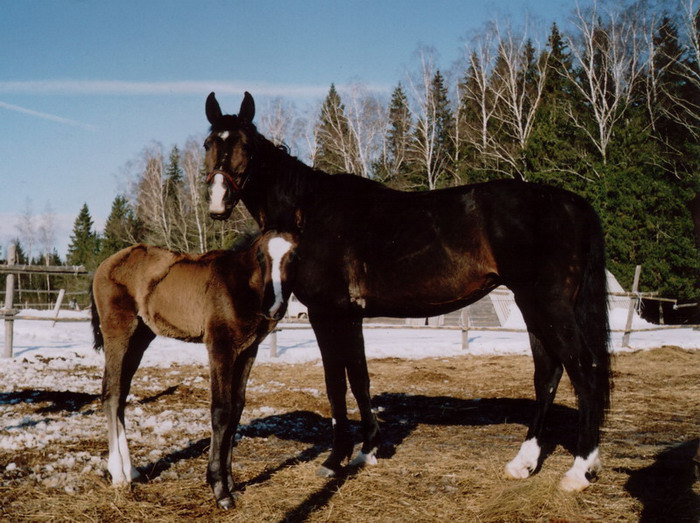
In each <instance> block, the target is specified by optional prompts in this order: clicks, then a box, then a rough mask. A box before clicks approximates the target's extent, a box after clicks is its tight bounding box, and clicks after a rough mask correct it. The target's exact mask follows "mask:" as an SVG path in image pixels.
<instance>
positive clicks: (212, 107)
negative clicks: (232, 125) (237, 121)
mask: <svg viewBox="0 0 700 523" xmlns="http://www.w3.org/2000/svg"><path fill="white" fill-rule="evenodd" d="M206 113H207V120H209V123H210V124H212V125H214V123H215V122H217V121H218V120H219V118H221V115H222V113H221V107H220V106H219V102H217V101H216V96H214V93H209V96H207V103H206Z"/></svg>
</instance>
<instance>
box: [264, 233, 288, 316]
mask: <svg viewBox="0 0 700 523" xmlns="http://www.w3.org/2000/svg"><path fill="white" fill-rule="evenodd" d="M291 248H292V244H291V243H290V242H289V241H287V240H285V239H284V238H280V237H275V238H272V239H271V240H270V241H269V242H268V243H267V252H268V253H269V255H270V258H271V265H272V290H273V291H274V293H275V302H274V303H273V304H272V306H271V307H270V310H269V316H270V317H271V318H274V317H275V315H276V314H277V311H279V308H280V307H281V306H282V304H283V303H284V296H283V295H282V260H283V259H284V256H285V254H287V253H288V252H289V251H290V249H291Z"/></svg>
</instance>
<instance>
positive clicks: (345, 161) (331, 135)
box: [314, 84, 357, 174]
mask: <svg viewBox="0 0 700 523" xmlns="http://www.w3.org/2000/svg"><path fill="white" fill-rule="evenodd" d="M356 150H357V147H356V145H355V140H354V137H353V136H352V133H351V132H350V126H349V125H348V119H347V116H345V106H344V105H343V103H342V101H341V99H340V95H339V94H338V91H337V90H336V88H335V85H334V84H331V87H330V90H329V91H328V95H327V96H326V99H325V100H324V102H323V106H322V108H321V117H320V121H319V125H318V137H317V141H316V155H315V159H314V167H315V168H316V169H321V170H322V171H326V172H328V173H331V174H335V173H341V172H349V171H351V170H352V159H353V154H354V153H355V151H356Z"/></svg>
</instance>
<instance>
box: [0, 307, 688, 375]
mask: <svg viewBox="0 0 700 523" xmlns="http://www.w3.org/2000/svg"><path fill="white" fill-rule="evenodd" d="M20 314H22V315H31V316H45V317H51V316H52V313H51V311H34V310H32V311H22V312H21V313H20ZM61 317H66V318H67V317H83V318H89V312H88V311H83V312H72V311H62V312H61ZM626 318H627V311H626V310H625V309H620V308H618V309H613V310H612V311H611V313H610V326H611V329H613V330H621V329H623V328H624V325H625V320H626ZM0 324H2V326H0V331H2V332H3V334H2V335H0V340H2V339H4V329H5V327H4V322H1V321H0ZM280 327H281V331H280V332H278V333H277V353H278V356H277V357H276V358H274V357H272V356H271V355H270V351H269V350H268V349H269V343H270V338H269V337H268V339H267V340H265V341H264V342H263V343H262V344H261V348H260V352H259V354H258V358H257V362H264V363H303V362H309V361H314V360H319V359H320V352H319V349H318V345H317V344H316V338H315V336H314V334H313V331H312V330H311V328H310V327H309V326H308V324H306V325H304V324H281V325H280ZM300 327H301V328H300ZM505 327H507V328H510V329H524V327H525V325H524V322H523V320H522V316H521V315H520V312H519V311H518V310H517V308H516V307H514V310H513V311H512V312H511V314H510V317H509V319H508V322H507V323H506V325H505ZM654 327H655V326H654V325H652V324H650V323H647V322H646V321H644V320H643V319H641V318H640V317H639V316H637V315H635V317H634V322H633V328H635V329H649V328H654ZM364 337H365V346H366V352H367V357H368V358H386V357H396V358H411V359H417V358H428V357H449V356H457V355H463V354H465V351H464V350H463V349H462V335H461V332H460V331H459V330H436V329H427V328H426V329H416V328H412V329H409V328H381V326H377V324H372V323H371V320H367V321H366V322H365V329H364ZM630 345H631V347H630V348H625V349H623V348H622V333H621V332H613V333H612V336H611V349H612V350H613V351H620V350H637V349H648V348H652V347H660V346H662V345H675V346H678V347H682V348H687V349H700V331H695V330H692V329H687V328H685V329H673V330H660V331H642V332H633V333H632V335H631V338H630ZM529 351H530V345H529V340H528V335H527V333H526V332H499V331H476V330H471V331H470V332H469V351H468V353H469V354H480V355H481V354H528V353H529ZM14 356H15V358H14V360H15V361H22V360H23V359H25V358H36V357H37V356H43V357H58V356H63V357H64V358H66V357H67V359H65V360H63V361H62V362H60V363H59V362H56V363H55V364H56V365H60V364H62V365H66V366H70V365H72V358H74V357H77V358H80V359H81V360H82V361H81V362H82V363H84V364H87V365H90V364H94V365H101V364H102V361H103V360H102V354H101V353H97V352H95V351H94V350H93V348H92V330H91V327H90V323H89V322H71V323H60V322H59V323H56V324H55V325H54V326H52V322H51V321H35V320H16V321H15V327H14ZM170 363H182V364H187V363H195V364H202V365H206V364H207V354H206V349H205V348H204V346H203V345H202V344H197V343H186V342H181V341H177V340H173V339H169V338H162V337H158V338H156V339H155V340H154V341H153V343H151V345H150V346H149V348H148V350H147V351H146V354H145V356H144V359H143V362H142V365H144V366H169V364H170ZM8 364H9V363H8V362H7V361H5V362H2V361H1V360H0V367H2V366H6V365H8Z"/></svg>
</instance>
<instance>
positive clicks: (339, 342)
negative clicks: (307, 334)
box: [309, 311, 379, 477]
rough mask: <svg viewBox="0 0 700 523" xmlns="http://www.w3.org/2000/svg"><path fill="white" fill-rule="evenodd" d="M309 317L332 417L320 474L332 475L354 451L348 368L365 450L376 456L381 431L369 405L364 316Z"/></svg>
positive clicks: (312, 314) (311, 313) (316, 315)
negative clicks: (327, 451)
mask: <svg viewBox="0 0 700 523" xmlns="http://www.w3.org/2000/svg"><path fill="white" fill-rule="evenodd" d="M309 319H310V321H311V325H312V327H313V329H314V332H315V334H316V340H317V341H318V345H319V348H320V350H321V357H322V359H323V369H324V372H325V381H326V392H327V394H328V399H329V401H330V404H331V414H332V416H333V447H332V449H331V453H330V455H329V456H328V458H327V459H326V460H325V461H324V462H323V464H322V465H321V467H320V469H319V471H318V473H319V475H321V476H326V477H330V476H334V475H335V474H337V473H338V472H339V471H340V468H341V465H342V463H343V462H344V461H345V460H348V459H350V457H351V456H352V450H353V438H352V433H351V431H350V423H349V421H348V417H347V405H346V402H345V395H346V392H347V382H346V371H347V375H348V378H349V379H350V384H351V388H352V391H353V394H354V396H355V399H356V400H357V403H358V407H359V409H360V413H361V416H362V428H363V451H362V452H363V453H365V454H367V455H373V452H372V449H374V448H376V446H377V442H378V434H379V431H378V426H377V422H376V420H375V418H374V415H373V414H372V409H371V404H370V396H369V375H368V373H367V364H366V361H365V359H364V340H363V338H362V320H361V318H354V317H346V316H336V317H329V316H323V315H319V314H315V313H314V312H313V311H310V314H309ZM366 461H371V460H366Z"/></svg>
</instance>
